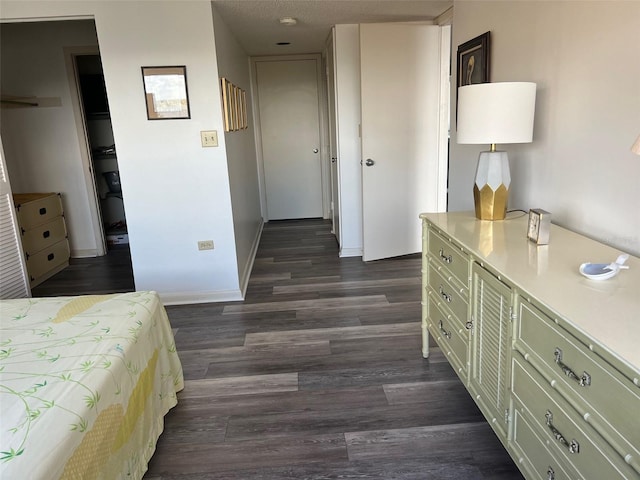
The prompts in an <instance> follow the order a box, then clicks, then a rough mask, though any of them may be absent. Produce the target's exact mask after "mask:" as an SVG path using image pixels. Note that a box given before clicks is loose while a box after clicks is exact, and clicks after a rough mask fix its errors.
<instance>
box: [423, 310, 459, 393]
mask: <svg viewBox="0 0 640 480" xmlns="http://www.w3.org/2000/svg"><path fill="white" fill-rule="evenodd" d="M428 309H429V318H428V319H427V325H428V328H429V332H430V333H431V335H432V336H433V337H434V338H435V339H436V342H438V345H439V346H440V349H441V350H442V353H444V354H445V355H446V356H447V359H448V360H449V363H450V364H451V366H452V367H453V369H454V370H455V371H456V373H457V374H458V376H459V377H460V379H461V380H462V381H463V382H464V383H465V384H466V382H467V372H468V365H467V363H468V357H469V332H468V330H466V329H464V328H462V327H460V326H459V325H458V322H457V321H455V320H452V319H451V317H450V316H448V315H446V314H444V313H443V312H442V311H441V310H440V309H439V308H437V307H436V306H435V305H434V304H433V299H432V298H431V297H429V299H428Z"/></svg>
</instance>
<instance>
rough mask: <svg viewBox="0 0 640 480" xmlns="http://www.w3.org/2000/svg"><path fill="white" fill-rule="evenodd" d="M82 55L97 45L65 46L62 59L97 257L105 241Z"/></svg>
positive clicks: (93, 51) (94, 52) (91, 52)
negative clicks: (79, 60)
mask: <svg viewBox="0 0 640 480" xmlns="http://www.w3.org/2000/svg"><path fill="white" fill-rule="evenodd" d="M83 55H100V49H99V47H98V46H88V47H65V48H64V60H65V66H66V68H67V78H68V80H69V89H70V91H71V92H70V93H71V106H72V109H73V116H74V118H75V126H76V130H77V133H78V147H79V149H80V158H81V159H82V173H83V176H84V182H85V188H86V189H87V199H88V201H89V213H90V215H91V227H92V229H93V237H94V239H95V241H96V255H97V256H98V257H100V256H103V255H106V254H107V242H106V237H105V232H104V228H103V226H102V215H101V212H100V207H99V203H98V202H99V198H100V197H99V193H98V191H97V189H96V179H95V168H94V165H93V157H92V156H91V147H90V145H89V133H88V130H87V122H86V114H85V111H84V107H83V106H82V102H81V100H80V99H81V98H82V97H81V93H80V80H79V77H78V69H77V68H76V60H75V59H76V57H80V56H83Z"/></svg>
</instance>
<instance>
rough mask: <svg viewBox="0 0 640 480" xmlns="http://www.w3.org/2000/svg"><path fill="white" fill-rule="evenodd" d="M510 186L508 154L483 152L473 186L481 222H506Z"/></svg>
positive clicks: (477, 214)
mask: <svg viewBox="0 0 640 480" xmlns="http://www.w3.org/2000/svg"><path fill="white" fill-rule="evenodd" d="M510 184H511V173H510V172H509V157H508V156H507V152H499V151H494V152H481V153H480V157H478V168H477V170H476V181H475V185H474V186H473V199H474V203H475V208H476V217H477V218H479V219H480V220H504V217H505V216H506V214H507V199H508V197H509V185H510Z"/></svg>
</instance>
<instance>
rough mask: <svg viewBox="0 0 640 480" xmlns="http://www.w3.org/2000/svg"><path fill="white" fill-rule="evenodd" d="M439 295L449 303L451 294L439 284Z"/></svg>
mask: <svg viewBox="0 0 640 480" xmlns="http://www.w3.org/2000/svg"><path fill="white" fill-rule="evenodd" d="M440 295H441V296H442V298H444V300H445V301H446V302H447V303H451V295H449V294H448V293H447V292H445V291H444V287H443V286H442V285H440Z"/></svg>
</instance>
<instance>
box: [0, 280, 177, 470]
mask: <svg viewBox="0 0 640 480" xmlns="http://www.w3.org/2000/svg"><path fill="white" fill-rule="evenodd" d="M183 386H184V382H183V376H182V366H181V364H180V360H179V358H178V355H177V353H176V349H175V344H174V340H173V334H172V331H171V326H170V324H169V320H168V318H167V314H166V312H165V309H164V307H163V306H162V304H161V302H160V300H159V298H158V295H157V294H156V293H155V292H133V293H125V294H114V295H101V296H95V295H88V296H81V297H58V298H28V299H18V300H2V301H1V302H0V478H2V479H5V478H6V479H82V480H88V479H112V478H127V479H139V478H142V476H143V474H144V472H145V471H146V470H147V463H148V461H149V459H150V458H151V456H152V455H153V452H154V451H155V446H156V441H157V439H158V436H159V435H160V433H162V429H163V425H164V421H163V417H164V415H165V414H166V413H167V412H168V411H169V409H171V408H172V407H173V406H175V405H176V403H177V399H176V392H178V391H180V390H181V389H182V388H183Z"/></svg>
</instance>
